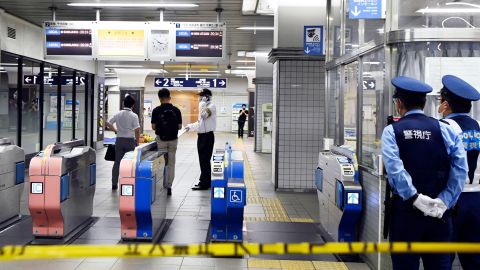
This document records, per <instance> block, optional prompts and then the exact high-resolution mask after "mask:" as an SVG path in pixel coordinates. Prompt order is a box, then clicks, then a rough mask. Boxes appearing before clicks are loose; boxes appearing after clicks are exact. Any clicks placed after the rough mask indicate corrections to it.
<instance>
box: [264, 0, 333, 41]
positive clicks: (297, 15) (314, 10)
mask: <svg viewBox="0 0 480 270" xmlns="http://www.w3.org/2000/svg"><path fill="white" fill-rule="evenodd" d="M326 6H327V1H325V0H316V1H312V0H279V1H278V6H277V8H276V10H275V19H274V26H275V33H274V37H273V47H274V48H288V47H294V48H298V47H303V27H304V26H306V25H323V26H324V34H325V26H326V17H327V11H326V9H327V8H326Z"/></svg>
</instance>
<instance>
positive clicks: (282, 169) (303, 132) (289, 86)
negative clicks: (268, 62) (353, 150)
mask: <svg viewBox="0 0 480 270" xmlns="http://www.w3.org/2000/svg"><path fill="white" fill-rule="evenodd" d="M277 63H278V70H277V74H278V75H277V76H276V77H274V81H275V80H276V86H275V87H276V88H274V91H275V93H274V95H275V96H274V105H273V107H274V110H277V112H276V113H277V114H276V117H275V119H276V120H275V121H276V128H275V130H276V136H275V138H274V144H276V146H277V148H276V152H275V156H276V157H275V159H274V162H275V164H276V165H277V166H276V167H277V168H278V169H277V171H276V173H275V174H274V175H276V181H277V187H278V188H279V189H282V188H283V189H313V188H314V179H313V174H314V170H315V168H316V166H317V161H318V160H317V159H318V153H319V152H320V150H321V149H322V143H323V142H322V141H323V137H324V123H323V119H324V114H325V109H324V107H325V102H324V98H325V63H324V62H323V61H318V60H316V61H307V60H278V61H277ZM274 167H275V166H274ZM274 170H275V169H274Z"/></svg>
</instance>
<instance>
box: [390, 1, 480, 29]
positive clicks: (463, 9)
mask: <svg viewBox="0 0 480 270" xmlns="http://www.w3.org/2000/svg"><path fill="white" fill-rule="evenodd" d="M394 3H396V5H397V6H396V7H394V10H393V12H394V11H395V8H397V9H398V15H399V16H398V29H406V28H424V27H428V28H474V27H479V26H480V16H479V14H478V10H476V9H479V8H480V6H479V3H478V0H461V1H452V0H440V1H431V0H420V1H418V0H396V1H395V2H394ZM469 4H470V5H469ZM472 4H473V5H472Z"/></svg>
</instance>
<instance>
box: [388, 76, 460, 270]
mask: <svg viewBox="0 0 480 270" xmlns="http://www.w3.org/2000/svg"><path fill="white" fill-rule="evenodd" d="M392 84H393V85H394V86H395V94H394V96H393V98H394V103H395V108H396V110H397V111H398V113H399V114H400V115H401V119H400V120H399V121H397V122H395V123H393V124H391V125H388V126H387V127H385V129H384V130H383V134H382V154H383V160H384V164H385V169H386V171H387V173H388V180H389V183H390V185H391V187H392V190H393V193H394V194H393V198H392V217H391V224H390V228H391V229H390V241H391V242H448V241H451V239H452V232H453V231H452V229H453V227H452V216H451V211H450V210H449V209H451V207H452V206H453V205H454V204H455V203H456V201H457V199H458V197H459V196H460V194H461V192H462V189H463V185H464V181H465V178H466V177H467V159H466V154H465V150H464V149H463V143H462V141H461V138H460V136H459V135H458V134H457V133H456V132H455V131H454V130H453V128H452V127H450V126H449V125H448V124H446V123H441V122H439V121H438V120H436V119H434V118H431V117H427V116H426V115H425V114H424V113H423V108H424V107H425V103H426V95H427V93H429V92H431V91H432V88H431V87H430V86H429V85H427V84H425V83H423V82H420V81H418V80H415V79H412V78H408V77H396V78H394V79H393V80H392ZM391 257H392V265H393V269H394V270H397V269H398V270H400V269H401V270H408V269H418V268H419V264H420V258H422V261H423V266H424V269H426V270H430V269H432V270H433V269H435V270H439V269H451V261H450V255H449V254H432V253H428V254H400V253H393V254H392V255H391Z"/></svg>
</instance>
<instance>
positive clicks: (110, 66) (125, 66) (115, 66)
mask: <svg viewBox="0 0 480 270" xmlns="http://www.w3.org/2000/svg"><path fill="white" fill-rule="evenodd" d="M105 67H106V68H143V66H142V65H105Z"/></svg>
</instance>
